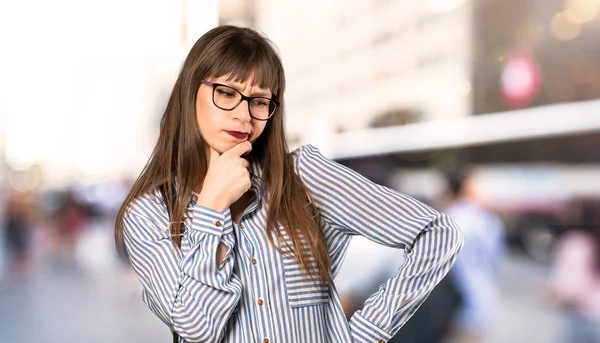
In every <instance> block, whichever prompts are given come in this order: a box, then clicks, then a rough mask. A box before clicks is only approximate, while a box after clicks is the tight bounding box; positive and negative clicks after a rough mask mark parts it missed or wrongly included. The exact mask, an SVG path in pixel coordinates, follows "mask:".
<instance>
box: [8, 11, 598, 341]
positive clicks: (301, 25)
mask: <svg viewBox="0 0 600 343" xmlns="http://www.w3.org/2000/svg"><path fill="white" fill-rule="evenodd" d="M218 24H236V25H243V26H250V27H253V28H256V29H258V30H259V31H262V32H264V33H265V34H266V35H267V36H268V37H269V38H270V39H271V40H272V41H273V42H274V43H275V44H276V45H277V47H278V49H279V51H280V54H281V57H282V59H283V63H284V67H285V68H286V75H287V81H288V82H287V84H288V91H287V94H286V102H287V113H286V116H287V118H286V120H287V121H286V129H287V133H288V139H289V144H290V147H291V148H296V147H298V146H299V145H302V144H307V143H310V144H314V145H315V146H317V147H319V148H320V149H321V151H322V152H323V153H324V154H325V155H327V156H329V157H330V158H332V159H335V160H337V161H338V162H340V163H342V164H344V165H346V166H348V167H350V168H352V169H354V170H356V171H358V172H360V173H361V174H363V175H365V176H366V177H368V178H369V179H371V180H373V181H375V182H377V183H380V184H384V185H386V186H389V187H391V188H393V189H396V190H398V191H401V192H404V193H406V194H409V195H411V196H413V197H415V198H417V199H419V200H422V201H424V202H426V203H428V204H430V205H431V206H433V207H435V208H437V209H439V210H441V211H445V212H447V213H449V214H450V215H451V216H452V217H453V218H454V219H455V221H456V222H457V223H458V224H459V226H460V227H461V228H462V229H463V232H464V234H465V247H464V249H463V252H462V253H461V255H460V257H459V260H458V261H457V264H456V266H455V267H454V268H453V269H452V271H451V273H450V274H449V275H448V276H447V277H446V278H445V279H444V280H443V281H442V283H441V284H440V286H439V287H437V288H436V289H435V290H434V291H433V292H432V294H431V296H430V297H429V300H428V301H427V302H426V303H425V304H424V305H423V306H422V307H421V309H420V310H419V311H418V312H417V313H416V314H415V316H414V317H413V319H411V320H410V321H409V322H408V324H407V325H406V326H405V327H404V328H403V329H401V331H400V332H399V334H398V335H397V336H396V337H395V338H394V339H393V341H394V340H395V341H397V342H399V341H401V342H403V343H410V342H495V343H503V342H511V343H514V342H528V343H531V342H600V44H598V42H600V0H411V1H409V0H353V1H341V0H321V1H316V0H305V1H295V2H288V1H275V0H221V1H218V0H202V1H201V0H196V1H193V0H180V1H173V0H170V1H166V0H155V1H150V2H148V1H141V0H128V1H117V0H105V1H75V0H55V1H42V0H30V1H22V2H17V1H8V0H3V1H0V44H1V46H2V49H1V51H2V53H1V54H0V199H1V201H0V223H1V225H0V229H1V231H0V233H1V234H0V342H13V341H19V342H76V341H80V340H85V341H86V342H132V341H133V342H167V341H170V333H169V331H168V329H167V328H166V327H165V326H164V324H162V322H160V320H158V319H157V318H154V317H153V315H152V314H151V312H150V311H149V310H147V309H146V308H145V305H143V304H142V302H141V288H140V287H141V286H140V285H139V283H138V281H137V279H136V277H135V275H134V274H133V273H132V271H131V269H130V268H129V266H128V263H127V261H126V260H124V259H122V258H119V257H118V255H117V252H116V251H115V248H114V244H113V224H114V218H115V215H116V211H117V210H118V208H119V206H120V204H121V202H122V200H123V198H124V196H125V195H126V193H127V191H128V189H129V187H130V185H131V184H132V182H133V181H134V180H135V178H136V177H137V175H138V173H139V172H140V171H141V169H142V167H143V165H144V163H145V162H146V160H147V159H148V157H149V154H150V151H151V149H152V148H153V145H154V143H155V140H156V137H157V133H158V124H159V121H160V118H161V115H162V111H163V110H164V107H165V104H166V100H167V97H168V96H169V93H170V91H171V87H172V85H173V83H174V81H175V78H176V75H177V72H178V70H179V67H180V65H181V63H182V61H183V59H184V58H185V56H186V54H187V52H188V51H189V49H190V47H191V45H192V44H193V43H194V42H195V40H196V39H197V38H199V37H200V36H201V35H202V34H203V33H204V32H206V31H207V30H209V29H210V28H212V27H214V26H216V25H218ZM402 261H403V254H402V251H398V250H393V249H387V248H382V247H379V246H376V245H374V244H372V243H370V242H368V241H365V240H364V239H361V238H355V239H354V240H353V242H352V245H351V247H350V250H349V253H348V257H347V259H346V262H345V264H344V267H343V268H342V271H341V272H340V274H339V275H338V277H337V279H336V285H337V287H338V290H339V292H340V294H341V295H342V299H343V302H344V308H345V311H346V313H347V315H348V316H350V315H351V314H352V313H353V312H354V311H355V310H356V309H359V308H360V307H361V304H362V302H363V301H364V300H365V299H366V298H367V297H368V295H370V294H372V293H373V292H375V291H376V290H377V288H378V286H379V285H380V284H381V283H382V282H383V281H384V280H385V279H386V278H387V277H389V276H391V275H394V274H395V273H397V270H398V268H399V267H400V266H401V264H402Z"/></svg>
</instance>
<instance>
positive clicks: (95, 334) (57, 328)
mask: <svg viewBox="0 0 600 343" xmlns="http://www.w3.org/2000/svg"><path fill="white" fill-rule="evenodd" d="M48 270H52V272H50V271H47V272H46V273H43V274H39V273H38V274H37V275H36V277H35V278H34V279H33V280H31V281H29V282H14V281H12V282H11V281H4V282H3V283H2V284H1V286H0V304H2V305H1V306H0V342H23V343H38V342H39V343H42V342H44V343H48V342H57V343H58V342H60V343H69V342H81V341H83V342H86V343H96V342H98V343H105V342H112V343H121V342H123V343H125V342H128V343H129V342H146V343H164V342H169V339H170V334H169V332H168V330H167V328H166V327H165V325H164V324H163V323H162V322H160V321H159V320H158V319H156V318H155V317H154V316H153V314H151V312H150V311H149V310H147V309H146V307H145V305H144V304H143V303H142V302H141V297H140V294H139V286H138V285H137V281H136V280H134V279H132V278H131V275H128V274H124V273H120V274H119V276H118V277H113V278H112V281H107V280H109V278H108V277H107V278H105V279H104V281H102V280H103V279H102V278H97V279H91V278H89V277H86V276H84V275H81V274H79V273H77V272H75V271H73V268H71V267H68V266H60V267H57V266H54V267H52V268H51V269H48ZM546 274H547V271H546V270H545V269H544V268H542V267H540V266H539V265H537V264H535V263H533V262H531V261H530V260H529V259H527V258H525V257H521V256H512V257H511V258H510V259H509V260H508V261H506V263H505V264H504V265H503V268H502V280H501V283H502V290H503V299H502V308H501V310H500V312H499V313H498V323H497V326H496V327H495V329H494V334H493V336H494V338H493V340H491V341H490V342H491V343H521V342H522V343H535V342H540V343H542V342H543V343H552V342H555V341H556V339H557V335H559V333H560V316H559V314H558V312H557V311H555V310H552V309H551V308H548V307H543V306H541V305H539V304H537V303H536V301H535V300H533V299H532V296H531V295H532V292H534V290H533V287H535V286H536V285H537V284H538V283H540V282H542V281H543V280H544V278H545V275H546ZM118 290H120V291H118ZM119 292H120V293H121V294H119Z"/></svg>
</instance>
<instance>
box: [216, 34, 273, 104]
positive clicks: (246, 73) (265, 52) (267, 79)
mask: <svg viewBox="0 0 600 343" xmlns="http://www.w3.org/2000/svg"><path fill="white" fill-rule="evenodd" d="M225 75H228V76H229V77H228V78H227V80H228V81H236V82H245V81H246V80H248V79H249V78H250V77H253V79H252V85H253V86H258V87H260V88H263V89H269V90H270V91H271V93H273V96H279V95H281V93H282V91H283V88H284V84H283V83H284V80H282V76H283V67H282V66H281V63H280V61H279V58H278V56H277V54H276V52H275V51H274V50H273V48H272V47H270V46H269V45H267V44H264V43H261V42H257V41H254V40H242V39H231V40H229V41H227V42H225V44H223V45H221V46H220V51H218V52H217V54H216V56H215V60H214V63H212V67H211V68H210V69H209V71H208V76H207V77H214V78H218V77H221V76H225Z"/></svg>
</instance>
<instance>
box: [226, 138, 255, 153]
mask: <svg viewBox="0 0 600 343" xmlns="http://www.w3.org/2000/svg"><path fill="white" fill-rule="evenodd" d="M251 150H252V143H250V142H249V141H244V142H242V143H240V144H238V145H236V146H234V147H233V148H231V149H229V150H227V151H225V152H224V153H223V155H232V156H237V157H241V156H242V155H243V154H245V153H247V152H250V151H251Z"/></svg>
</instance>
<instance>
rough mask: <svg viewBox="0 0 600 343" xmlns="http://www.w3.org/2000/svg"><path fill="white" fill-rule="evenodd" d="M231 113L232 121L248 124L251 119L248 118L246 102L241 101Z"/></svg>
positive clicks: (248, 110)
mask: <svg viewBox="0 0 600 343" xmlns="http://www.w3.org/2000/svg"><path fill="white" fill-rule="evenodd" d="M232 112H233V119H235V120H239V121H242V122H244V121H247V122H249V121H250V120H251V119H252V117H251V116H250V107H249V104H248V100H245V99H244V100H242V102H241V103H240V104H239V105H238V106H237V107H236V108H235V109H234V110H233V111H232Z"/></svg>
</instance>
